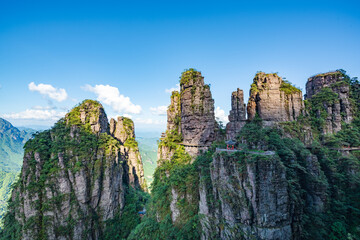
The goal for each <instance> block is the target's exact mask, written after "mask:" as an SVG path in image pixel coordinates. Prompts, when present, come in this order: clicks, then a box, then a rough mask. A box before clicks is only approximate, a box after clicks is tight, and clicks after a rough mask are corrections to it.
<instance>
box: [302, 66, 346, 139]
mask: <svg viewBox="0 0 360 240" xmlns="http://www.w3.org/2000/svg"><path fill="white" fill-rule="evenodd" d="M344 78H345V75H344V74H343V73H342V72H340V71H335V72H328V73H322V74H318V75H315V76H313V77H310V78H309V79H308V81H307V83H306V95H305V98H306V100H308V101H310V102H311V103H312V110H313V113H314V114H315V115H316V117H317V118H319V119H320V118H324V119H325V122H324V123H320V124H321V126H320V127H321V130H322V133H323V134H329V133H336V132H338V131H340V130H341V122H342V121H343V122H345V123H350V122H351V121H352V120H353V107H352V106H351V102H350V85H349V84H348V83H347V82H346V81H344V80H345V79H344Z"/></svg>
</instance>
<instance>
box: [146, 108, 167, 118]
mask: <svg viewBox="0 0 360 240" xmlns="http://www.w3.org/2000/svg"><path fill="white" fill-rule="evenodd" d="M150 111H151V112H152V114H155V115H160V116H165V115H166V112H167V107H166V106H158V107H151V108H150Z"/></svg>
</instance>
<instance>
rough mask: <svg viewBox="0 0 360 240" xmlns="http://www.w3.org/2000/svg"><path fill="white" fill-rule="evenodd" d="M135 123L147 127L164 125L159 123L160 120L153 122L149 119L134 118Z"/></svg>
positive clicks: (161, 122) (162, 122) (163, 122)
mask: <svg viewBox="0 0 360 240" xmlns="http://www.w3.org/2000/svg"><path fill="white" fill-rule="evenodd" d="M134 122H135V123H140V124H148V125H162V124H165V121H161V120H154V119H151V118H136V119H134Z"/></svg>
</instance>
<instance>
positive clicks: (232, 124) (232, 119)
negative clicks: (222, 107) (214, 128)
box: [226, 88, 246, 139]
mask: <svg viewBox="0 0 360 240" xmlns="http://www.w3.org/2000/svg"><path fill="white" fill-rule="evenodd" d="M245 123H246V105H245V103H244V92H243V90H241V89H239V88H238V89H237V90H236V91H234V92H232V94H231V110H230V115H229V122H228V124H227V125H226V138H227V139H234V138H235V136H236V134H237V133H238V132H239V131H240V130H241V128H242V127H243V126H244V125H245Z"/></svg>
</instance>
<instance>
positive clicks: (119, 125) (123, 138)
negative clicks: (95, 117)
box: [110, 117, 147, 190]
mask: <svg viewBox="0 0 360 240" xmlns="http://www.w3.org/2000/svg"><path fill="white" fill-rule="evenodd" d="M110 134H111V135H112V136H113V137H114V138H115V139H117V140H119V141H120V143H121V144H122V145H124V146H121V152H122V153H123V154H124V156H125V158H126V160H127V163H128V167H129V169H128V174H129V181H130V185H131V186H132V187H135V188H142V189H143V190H147V188H146V182H145V177H144V168H143V164H142V159H141V155H140V152H139V148H138V145H137V143H136V142H135V127H134V122H133V121H132V120H131V119H129V118H126V117H118V118H117V121H116V120H114V119H113V118H112V119H111V120H110Z"/></svg>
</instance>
